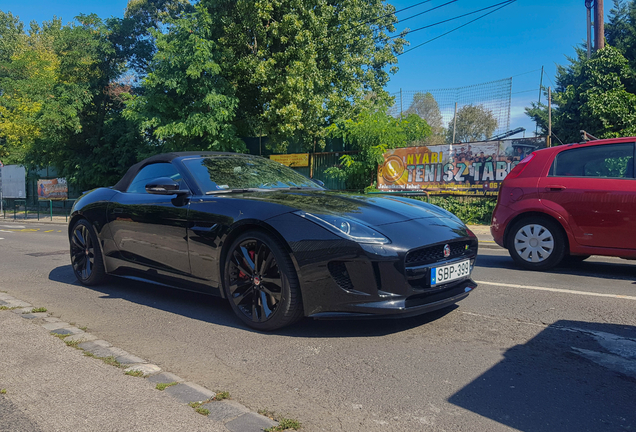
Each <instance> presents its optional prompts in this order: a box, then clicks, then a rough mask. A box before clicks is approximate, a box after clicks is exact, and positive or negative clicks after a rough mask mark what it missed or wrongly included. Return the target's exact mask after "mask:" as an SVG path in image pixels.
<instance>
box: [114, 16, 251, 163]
mask: <svg viewBox="0 0 636 432" xmlns="http://www.w3.org/2000/svg"><path fill="white" fill-rule="evenodd" d="M170 24H171V28H170V31H169V32H167V33H166V34H161V33H159V32H156V31H155V32H154V35H155V36H156V38H157V53H156V54H155V56H154V58H153V60H152V62H151V64H150V66H149V69H148V71H149V73H148V76H147V77H146V78H145V79H144V80H143V82H142V90H143V91H142V93H141V94H140V95H138V96H134V97H133V98H132V100H131V101H130V102H129V103H128V108H127V110H126V117H127V118H129V119H130V120H133V121H136V122H138V123H139V124H140V125H141V129H142V130H143V131H144V132H145V133H146V134H147V136H148V138H149V139H150V140H151V141H152V142H153V143H154V145H155V148H156V150H157V151H184V150H223V151H225V150H242V149H243V148H244V144H243V142H242V141H241V140H239V139H238V138H237V135H236V129H235V127H234V126H233V124H232V121H233V119H234V117H235V113H236V109H237V105H238V101H237V99H236V97H234V96H233V89H232V87H231V85H230V84H229V83H228V82H227V81H226V80H225V79H224V78H223V77H222V76H221V66H220V65H219V63H218V58H219V50H218V48H217V45H216V43H215V42H213V40H212V38H211V36H210V29H211V28H212V27H213V25H214V23H213V22H211V20H210V16H209V14H208V13H207V11H206V10H205V9H204V8H201V7H197V13H196V14H191V15H186V16H185V17H184V18H181V19H178V20H174V21H172V22H171V23H170Z"/></svg>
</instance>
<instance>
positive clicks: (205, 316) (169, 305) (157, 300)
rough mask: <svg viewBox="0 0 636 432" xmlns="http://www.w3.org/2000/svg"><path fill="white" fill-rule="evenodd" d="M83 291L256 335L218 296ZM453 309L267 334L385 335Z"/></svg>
mask: <svg viewBox="0 0 636 432" xmlns="http://www.w3.org/2000/svg"><path fill="white" fill-rule="evenodd" d="M49 279H50V280H52V281H55V282H59V283H64V284H69V285H77V286H82V285H81V284H80V283H79V282H78V281H77V279H76V278H75V275H74V274H73V270H72V268H71V266H70V265H64V266H60V267H57V268H55V269H53V270H51V272H50V273H49ZM84 288H85V289H90V290H93V291H96V292H100V293H102V294H103V295H102V296H101V298H103V299H123V300H126V301H129V302H132V303H137V304H140V305H144V306H147V307H151V308H155V309H159V310H163V311H166V312H170V313H174V314H178V315H182V316H186V317H188V318H191V319H195V320H198V321H203V322H207V323H210V324H216V325H222V326H226V327H232V328H238V329H242V330H245V331H249V332H256V333H260V332H258V331H256V330H254V329H251V328H249V327H247V326H246V325H244V324H243V323H242V322H241V321H240V320H239V319H238V318H237V317H236V316H235V315H234V312H233V311H232V308H231V307H230V304H229V303H228V301H227V300H225V299H222V298H220V297H215V296H211V295H206V294H202V293H197V292H192V291H185V290H180V289H177V288H171V287H166V286H163V285H156V284H153V283H150V282H145V281H141V280H131V279H127V278H119V277H112V278H111V279H110V280H109V281H108V282H107V283H105V284H103V285H97V286H84ZM457 307H458V306H456V305H453V306H450V307H447V308H445V309H441V310H439V311H435V312H431V313H428V314H424V315H419V316H415V317H409V318H396V319H391V318H378V319H375V318H373V319H350V320H348V319H342V320H314V319H311V318H304V319H302V320H301V321H299V322H297V323H295V324H293V325H291V326H288V327H285V328H282V329H279V330H276V331H274V332H271V334H276V335H280V336H290V337H304V338H339V337H372V336H385V335H388V334H394V333H399V332H402V331H407V330H410V329H412V328H415V327H419V326H422V325H425V324H428V323H430V322H432V321H435V320H438V319H440V318H442V317H444V316H445V315H447V314H448V313H450V312H451V311H453V310H455V309H456V308H457Z"/></svg>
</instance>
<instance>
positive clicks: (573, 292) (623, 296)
mask: <svg viewBox="0 0 636 432" xmlns="http://www.w3.org/2000/svg"><path fill="white" fill-rule="evenodd" d="M475 282H477V283H478V284H484V285H492V286H499V287H505V288H521V289H530V290H537V291H551V292H559V293H566V294H576V295H585V296H593V297H610V298H618V299H625V300H636V297H634V296H626V295H621V294H603V293H595V292H587V291H576V290H568V289H561V288H546V287H538V286H531V285H515V284H506V283H498V282H486V281H475Z"/></svg>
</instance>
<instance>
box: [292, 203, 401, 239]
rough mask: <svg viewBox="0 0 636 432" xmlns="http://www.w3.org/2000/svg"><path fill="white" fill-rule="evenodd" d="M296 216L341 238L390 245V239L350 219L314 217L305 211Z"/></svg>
mask: <svg viewBox="0 0 636 432" xmlns="http://www.w3.org/2000/svg"><path fill="white" fill-rule="evenodd" d="M294 214H295V215H298V216H300V217H303V218H305V219H308V220H310V221H312V222H314V223H315V224H318V225H320V226H321V227H323V228H326V229H327V230H329V231H331V232H332V233H334V234H337V235H339V236H340V237H343V238H346V239H348V240H353V241H355V242H358V243H375V244H386V243H390V242H389V239H388V238H386V237H384V236H383V235H382V234H380V233H379V232H377V231H375V230H374V229H372V228H370V227H368V226H366V225H364V224H363V223H361V222H358V221H356V220H353V219H350V218H344V217H340V216H332V215H318V216H316V215H314V214H311V213H306V212H304V211H297V212H294Z"/></svg>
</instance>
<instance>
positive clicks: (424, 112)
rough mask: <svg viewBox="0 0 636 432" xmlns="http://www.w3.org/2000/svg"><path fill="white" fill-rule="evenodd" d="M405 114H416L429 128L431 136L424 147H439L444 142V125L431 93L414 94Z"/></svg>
mask: <svg viewBox="0 0 636 432" xmlns="http://www.w3.org/2000/svg"><path fill="white" fill-rule="evenodd" d="M404 113H405V114H407V115H408V114H417V115H418V116H420V117H421V118H422V119H423V120H425V121H426V123H428V125H429V126H430V127H431V132H432V133H431V135H430V136H429V137H428V138H427V139H426V145H439V144H444V143H445V142H446V136H445V135H446V134H445V130H444V123H443V121H442V113H441V111H440V109H439V105H438V103H437V101H436V100H435V98H434V97H433V95H432V94H431V93H420V92H418V93H415V95H414V96H413V101H412V102H411V105H410V106H409V108H408V109H407V110H406V111H405V112H404Z"/></svg>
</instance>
